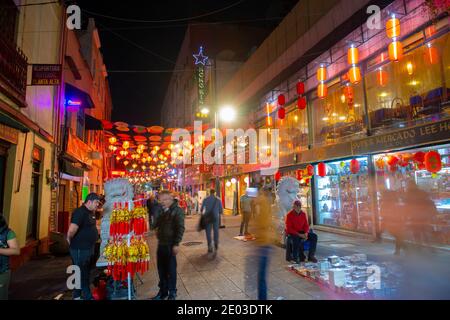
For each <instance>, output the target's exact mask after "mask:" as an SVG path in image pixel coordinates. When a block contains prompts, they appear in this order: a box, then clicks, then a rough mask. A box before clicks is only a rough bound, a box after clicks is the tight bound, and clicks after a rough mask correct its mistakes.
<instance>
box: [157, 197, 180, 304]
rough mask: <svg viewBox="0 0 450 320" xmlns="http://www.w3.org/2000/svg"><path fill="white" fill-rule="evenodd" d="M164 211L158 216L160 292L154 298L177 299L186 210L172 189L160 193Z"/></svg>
mask: <svg viewBox="0 0 450 320" xmlns="http://www.w3.org/2000/svg"><path fill="white" fill-rule="evenodd" d="M159 199H160V201H161V204H162V207H163V212H162V214H161V215H160V216H159V217H157V218H156V221H155V223H154V228H155V229H156V230H157V233H156V235H157V238H158V250H157V265H158V274H159V284H158V286H159V292H158V294H157V295H156V296H155V297H153V298H152V299H153V300H164V299H166V298H168V299H169V300H175V298H176V296H177V259H176V255H177V253H178V250H179V245H180V242H181V240H182V239H183V234H184V229H185V228H184V212H183V210H182V209H181V208H180V207H179V206H178V202H177V201H176V200H175V199H174V197H173V194H172V193H171V192H170V191H162V192H161V193H160V194H159Z"/></svg>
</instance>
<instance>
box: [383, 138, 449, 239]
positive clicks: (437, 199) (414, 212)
mask: <svg viewBox="0 0 450 320" xmlns="http://www.w3.org/2000/svg"><path fill="white" fill-rule="evenodd" d="M431 150H434V151H437V152H439V154H440V155H441V159H442V170H441V171H439V172H438V173H437V174H432V173H430V172H428V171H427V170H426V169H425V168H424V167H423V165H421V164H420V163H418V162H417V161H415V160H414V159H415V154H417V152H424V153H426V152H428V151H431ZM449 155H450V145H445V146H441V147H431V148H422V149H414V150H408V151H404V152H397V153H386V154H380V155H377V156H375V157H374V165H375V168H376V191H377V198H378V211H379V215H380V217H379V228H380V232H381V233H383V234H387V235H391V236H394V237H398V236H401V237H402V238H404V239H405V240H407V241H413V242H420V243H427V244H437V245H449V244H450V159H449ZM393 163H395V165H392V164H393ZM430 200H431V201H430ZM398 226H401V228H399V227H398Z"/></svg>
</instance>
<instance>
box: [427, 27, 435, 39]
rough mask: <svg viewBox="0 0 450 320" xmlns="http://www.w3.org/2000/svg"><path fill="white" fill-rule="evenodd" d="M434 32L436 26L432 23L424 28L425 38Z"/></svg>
mask: <svg viewBox="0 0 450 320" xmlns="http://www.w3.org/2000/svg"><path fill="white" fill-rule="evenodd" d="M435 33H436V26H435V25H434V24H432V25H431V26H429V27H427V28H426V29H425V36H426V37H427V38H430V37H432V36H434V34H435Z"/></svg>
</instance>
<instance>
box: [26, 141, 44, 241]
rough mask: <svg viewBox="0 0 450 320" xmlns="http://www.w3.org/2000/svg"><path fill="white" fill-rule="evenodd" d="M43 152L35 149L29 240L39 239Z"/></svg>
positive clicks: (28, 227) (28, 226)
mask: <svg viewBox="0 0 450 320" xmlns="http://www.w3.org/2000/svg"><path fill="white" fill-rule="evenodd" d="M41 154H42V152H41V150H40V149H38V148H36V147H35V148H34V149H33V164H32V170H33V171H32V176H31V192H30V207H29V211H28V225H27V240H37V239H38V222H39V196H40V194H41V175H42V172H41V171H42V155H41Z"/></svg>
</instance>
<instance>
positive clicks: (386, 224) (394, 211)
mask: <svg viewBox="0 0 450 320" xmlns="http://www.w3.org/2000/svg"><path fill="white" fill-rule="evenodd" d="M399 200H400V199H399V193H398V192H396V191H391V190H386V191H384V192H383V193H382V195H381V205H380V215H381V217H382V219H383V220H382V221H383V228H382V229H383V230H385V231H387V232H389V233H390V234H391V235H392V236H393V237H394V238H395V251H394V254H395V255H400V253H401V250H402V249H403V250H405V249H406V246H405V226H406V218H405V210H406V208H405V207H404V206H402V205H401V204H400V203H399Z"/></svg>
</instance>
